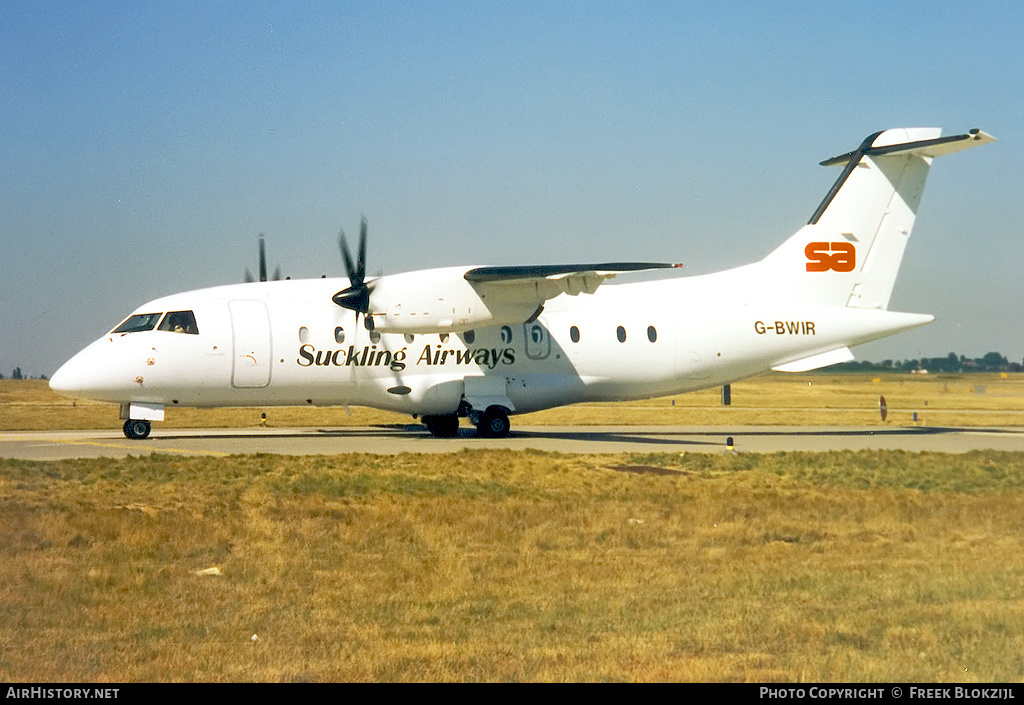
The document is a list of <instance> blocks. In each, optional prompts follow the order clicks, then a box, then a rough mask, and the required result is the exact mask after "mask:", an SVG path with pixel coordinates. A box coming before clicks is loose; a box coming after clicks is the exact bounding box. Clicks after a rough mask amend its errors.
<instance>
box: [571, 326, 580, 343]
mask: <svg viewBox="0 0 1024 705" xmlns="http://www.w3.org/2000/svg"><path fill="white" fill-rule="evenodd" d="M569 340H571V341H572V342H574V343H578V342H580V329H579V328H577V327H576V326H570V327H569Z"/></svg>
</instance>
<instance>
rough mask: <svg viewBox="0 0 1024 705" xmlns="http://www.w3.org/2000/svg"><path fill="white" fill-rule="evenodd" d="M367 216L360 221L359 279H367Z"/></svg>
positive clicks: (357, 265) (357, 264)
mask: <svg viewBox="0 0 1024 705" xmlns="http://www.w3.org/2000/svg"><path fill="white" fill-rule="evenodd" d="M366 230H367V226H366V216H363V218H362V220H361V221H360V223H359V260H358V261H357V263H356V267H358V268H359V269H358V272H359V281H364V280H365V279H366Z"/></svg>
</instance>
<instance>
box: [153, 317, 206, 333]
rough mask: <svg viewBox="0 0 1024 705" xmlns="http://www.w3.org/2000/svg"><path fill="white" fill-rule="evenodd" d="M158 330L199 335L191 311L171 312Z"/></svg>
mask: <svg viewBox="0 0 1024 705" xmlns="http://www.w3.org/2000/svg"><path fill="white" fill-rule="evenodd" d="M158 330H169V331H174V332H175V333H191V334H192V335H199V328H198V326H196V316H195V314H194V313H192V312H191V311H171V312H170V313H168V314H167V316H166V317H165V318H164V320H163V322H162V323H161V324H160V328H159V329H158Z"/></svg>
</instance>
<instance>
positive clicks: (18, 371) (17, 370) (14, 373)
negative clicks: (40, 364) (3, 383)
mask: <svg viewBox="0 0 1024 705" xmlns="http://www.w3.org/2000/svg"><path fill="white" fill-rule="evenodd" d="M0 379H5V378H4V376H3V374H2V373H0ZM11 379H47V376H46V375H39V376H38V377H27V376H25V375H24V374H23V373H22V371H21V368H20V367H15V368H14V370H12V371H11Z"/></svg>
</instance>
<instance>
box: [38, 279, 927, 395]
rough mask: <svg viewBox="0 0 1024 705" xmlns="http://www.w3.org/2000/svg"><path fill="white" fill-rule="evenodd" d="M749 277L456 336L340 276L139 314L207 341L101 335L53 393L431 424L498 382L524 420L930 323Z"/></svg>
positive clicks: (728, 375) (177, 298) (567, 305)
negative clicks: (375, 317)
mask: <svg viewBox="0 0 1024 705" xmlns="http://www.w3.org/2000/svg"><path fill="white" fill-rule="evenodd" d="M745 269H746V268H740V269H736V270H731V271H729V272H723V273H720V274H714V275H706V276H700V277H686V278H676V279H669V280H663V281H654V282H645V283H633V284H621V285H614V286H605V287H602V288H601V289H600V290H598V291H597V292H596V293H594V294H591V295H580V296H575V297H572V296H568V295H561V296H559V297H557V298H555V299H553V300H551V301H550V302H549V303H548V305H547V307H546V308H545V310H544V313H543V314H542V315H541V316H540V317H539V318H538V319H537V320H536V321H533V322H528V323H518V324H511V325H502V326H490V327H486V328H481V329H479V330H472V331H465V332H462V333H453V334H437V333H432V334H394V333H383V334H374V333H371V332H370V331H367V330H366V329H365V327H364V326H363V325H362V321H361V320H360V321H359V322H358V323H357V320H356V317H355V315H354V314H353V312H352V311H349V310H347V309H344V308H340V307H339V306H336V305H334V303H333V302H332V301H331V294H332V293H333V292H335V291H336V290H338V288H339V287H341V286H343V285H344V283H345V282H344V280H339V279H333V280H332V279H314V280H296V281H277V282H263V283H251V284H237V285H230V286H222V287H215V288H210V289H202V290H197V291H192V292H186V293H182V294H176V295H173V296H168V297H164V298H161V299H157V300H155V301H152V302H150V303H148V304H146V305H144V306H141V307H139V308H138V309H137V310H136V311H137V313H158V314H162V313H164V312H170V311H181V310H189V311H193V312H194V314H195V318H196V322H197V325H198V334H195V335H187V334H181V333H175V332H173V331H170V330H148V331H142V332H132V333H111V334H108V335H105V336H103V337H102V338H100V339H99V340H97V341H96V342H94V343H93V344H92V345H90V346H89V347H87V348H86V349H84V350H83V351H82V352H80V353H79V354H78V355H76V356H75V357H74V358H72V359H71V360H70V361H69V362H68V363H67V364H66V365H64V366H63V367H62V368H61V369H60V370H59V371H58V372H57V374H56V375H54V378H53V380H52V382H51V384H52V386H53V387H54V388H55V389H57V390H58V391H61V392H63V393H66V394H70V395H72V396H80V397H86V398H91V399H96V400H102V401H111V402H119V403H122V404H147V405H154V406H163V407H174V406H183V407H216V406H249V405H254V406H273V405H296V404H308V405H316V406H326V405H342V404H351V405H365V406H372V407H377V408H383V409H391V410H394V411H401V412H405V413H409V414H414V415H426V414H449V413H453V412H454V411H455V410H456V409H457V408H458V407H459V403H460V400H461V399H462V398H463V396H464V395H466V394H467V386H466V385H467V381H466V380H467V378H470V379H471V380H479V379H480V378H491V379H492V381H493V380H500V382H501V384H499V385H498V387H499V388H500V389H499V392H498V396H500V395H501V394H502V393H504V394H505V395H507V399H508V401H509V402H511V404H512V405H513V408H511V409H509V410H510V411H512V412H517V413H522V412H528V411H536V410H538V409H544V408H549V407H552V406H558V405H562V404H571V403H575V402H580V401H595V400H616V399H637V398H645V397H651V396H658V395H664V394H674V393H680V392H687V391H693V390H696V389H702V388H706V387H711V386H716V385H720V384H723V383H726V382H730V381H734V380H737V379H741V378H744V377H748V376H750V375H754V374H757V373H759V372H763V371H766V370H769V369H771V368H772V367H776V366H778V365H781V364H784V363H787V362H790V361H792V360H798V359H802V358H807V357H810V356H812V355H815V354H819V353H823V352H827V351H830V350H835V349H837V348H843V347H846V346H849V345H855V344H858V343H862V342H867V341H870V340H874V339H877V338H879V337H882V336H885V335H889V334H891V333H895V332H898V331H900V330H906V329H908V328H911V327H915V326H917V325H921V324H923V323H927V322H928V321H930V320H931V317H930V316H919V315H914V314H900V313H893V312H889V311H880V310H864V309H852V308H836V307H826V306H802V305H794V304H793V303H786V302H783V301H779V302H775V303H773V302H772V300H771V296H770V294H765V295H764V296H758V297H754V296H751V295H750V294H751V292H752V289H751V286H750V285H751V283H752V280H751V277H750V274H749V273H746V272H745V271H744V270H745ZM754 290H756V287H755V289H754ZM737 292H738V293H737ZM744 292H745V293H744ZM620 338H623V339H622V340H620ZM472 384H474V382H470V385H472ZM490 388H491V389H492V390H493V389H495V385H494V384H491V385H490ZM468 394H472V391H470V392H468Z"/></svg>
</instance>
